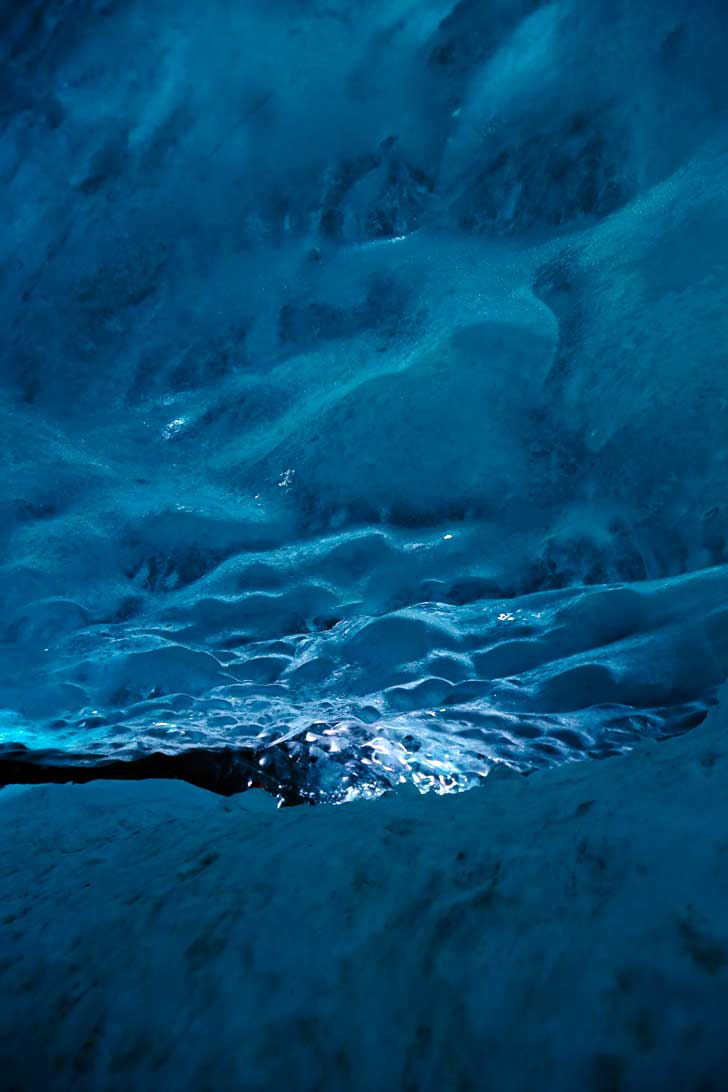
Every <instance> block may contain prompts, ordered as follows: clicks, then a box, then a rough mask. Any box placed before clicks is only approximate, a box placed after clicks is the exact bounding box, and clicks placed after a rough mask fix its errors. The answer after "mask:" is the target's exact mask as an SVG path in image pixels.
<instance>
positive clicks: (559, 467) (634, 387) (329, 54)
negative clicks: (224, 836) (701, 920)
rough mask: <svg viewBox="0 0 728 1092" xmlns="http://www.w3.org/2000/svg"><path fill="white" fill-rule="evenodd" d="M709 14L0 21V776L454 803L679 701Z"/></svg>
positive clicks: (708, 341)
mask: <svg viewBox="0 0 728 1092" xmlns="http://www.w3.org/2000/svg"><path fill="white" fill-rule="evenodd" d="M724 15H725V11H724V5H723V4H722V3H721V2H719V0H700V2H699V3H695V2H690V3H689V2H688V0H665V2H662V3H659V4H658V3H656V2H649V3H645V4H641V5H638V6H635V5H630V4H627V3H626V2H625V0H619V2H617V3H615V2H610V3H607V2H606V0H593V2H591V3H589V4H587V5H585V4H582V3H578V2H576V0H552V2H550V3H539V2H538V0H498V2H496V3H489V4H482V3H479V2H477V0H460V2H457V3H453V2H452V0H450V2H443V0H426V2H424V3H418V4H414V3H411V2H409V0H376V2H373V3H366V4H364V3H346V4H344V3H341V2H339V0H334V2H332V3H329V4H327V5H319V4H317V3H313V2H304V0H275V2H271V0H267V2H265V3H264V2H262V0H254V2H251V3H246V4H242V5H231V4H228V3H225V2H223V0H212V2H211V3H209V4H207V5H204V6H203V7H200V6H195V5H191V4H189V5H188V4H182V5H180V4H177V3H172V2H171V0H160V2H159V3H158V4H156V5H155V6H154V11H153V12H151V11H150V10H149V7H148V6H145V5H142V4H141V3H139V2H138V0H130V2H127V3H123V4H122V3H118V2H115V0H77V2H74V3H62V2H60V0H54V2H52V3H43V2H41V0H29V2H28V3H27V4H24V5H22V7H21V6H14V5H10V6H8V7H7V8H6V9H5V11H4V12H3V13H2V15H0V52H1V53H2V72H3V111H2V118H1V119H0V124H1V125H2V130H1V132H0V176H1V177H2V188H3V194H4V198H5V210H6V211H5V217H4V221H3V227H2V230H0V313H1V314H2V320H3V326H4V331H5V336H4V339H3V341H4V344H3V354H2V365H0V420H1V422H2V425H1V427H2V435H3V450H4V454H5V473H4V474H3V475H2V479H1V480H0V506H1V507H2V512H3V517H4V518H3V520H2V523H1V524H0V545H1V546H2V556H1V558H0V601H2V603H3V608H4V609H3V611H2V617H1V618H0V656H1V657H2V664H3V670H2V676H1V678H0V746H1V748H2V750H1V751H0V767H2V769H3V770H5V772H6V779H8V778H11V779H14V778H22V777H32V776H40V773H38V771H40V772H44V773H45V775H46V776H50V775H51V772H53V775H54V776H58V777H64V776H68V775H69V774H68V771H69V769H70V768H71V767H73V768H74V769H75V771H76V772H75V774H74V776H86V774H84V773H83V771H84V770H85V771H89V770H91V771H94V770H97V769H98V768H100V765H99V764H100V763H101V762H102V761H104V762H109V761H111V760H116V761H118V762H131V765H130V766H128V767H124V768H125V769H129V770H131V769H137V770H139V769H140V768H142V767H139V766H138V765H137V766H134V762H135V761H136V762H139V761H142V760H144V759H145V756H146V759H148V758H149V756H151V755H152V754H154V753H156V752H161V753H162V754H164V755H167V756H171V758H172V759H174V757H175V756H181V755H185V754H186V755H190V754H192V753H194V754H199V755H204V756H206V757H205V762H207V763H209V761H210V755H213V758H214V756H217V758H218V760H219V765H218V766H217V767H215V769H217V770H218V774H210V773H209V766H206V767H205V769H206V770H207V771H208V772H206V773H205V774H204V777H205V778H206V779H207V780H208V781H209V780H210V779H211V780H212V781H213V782H214V781H215V777H218V779H219V781H220V787H224V788H225V789H226V791H228V790H230V791H232V790H233V789H235V788H243V787H245V786H246V785H247V784H248V783H254V784H258V783H263V784H266V785H267V786H270V787H272V788H273V789H274V791H277V792H280V793H282V794H283V795H284V796H290V797H294V798H298V797H299V796H301V795H302V796H303V797H304V798H307V799H320V798H334V799H341V798H348V797H350V796H351V795H356V794H361V793H364V794H367V793H370V792H378V791H380V789H381V788H382V787H388V786H390V785H392V784H397V783H399V782H400V781H401V780H402V779H405V780H408V779H412V780H415V781H416V782H417V783H418V784H419V785H421V786H422V787H434V788H437V789H439V790H445V791H446V790H448V789H451V788H457V787H466V786H469V785H472V784H475V783H477V782H478V780H479V779H480V778H482V777H483V776H485V775H486V774H487V772H488V770H489V769H490V768H491V767H492V765H493V764H494V763H503V762H505V763H507V764H509V765H511V766H513V767H514V768H516V769H519V770H523V771H529V770H532V769H534V768H535V767H537V766H540V765H548V764H554V763H560V762H564V761H569V760H572V759H575V758H582V757H585V756H593V757H596V756H600V755H607V754H612V753H615V752H617V751H620V750H623V749H625V748H627V747H629V746H631V745H632V744H633V743H634V742H635V741H636V740H638V739H640V738H642V737H644V736H645V735H648V736H658V737H659V736H662V735H666V734H673V733H677V732H680V731H683V730H685V729H687V728H689V727H691V726H692V725H694V724H695V723H696V722H697V721H698V720H699V719H700V717H701V716H702V715H703V713H704V711H705V709H706V708H707V706H708V704H709V703H710V702H711V701H712V698H713V695H714V693H715V688H716V686H717V685H718V684H719V683H720V682H721V681H722V679H723V678H724V677H725V675H726V674H727V673H728V612H727V611H726V603H727V600H728V595H727V590H728V569H727V568H726V563H727V562H728V556H727V552H726V532H727V530H728V507H727V506H726V496H727V495H728V492H727V488H726V487H727V486H728V431H727V429H726V410H727V409H728V371H727V370H726V363H725V346H726V344H728V327H727V322H728V319H727V318H726V316H727V315H728V308H727V307H726V303H727V302H728V301H727V300H726V287H725V286H726V283H728V281H727V279H726V272H727V270H726V266H727V264H728V213H727V212H726V206H725V199H724V195H725V183H726V177H728V126H727V123H726V117H727V114H726V111H727V110H728V84H726V81H725V79H724V72H723V69H724V61H723V58H724V55H725V49H726V45H728V41H727V38H728V30H727V27H726V20H725V18H724ZM155 761H157V760H156V759H155ZM201 761H202V760H201ZM261 763H262V765H261ZM69 764H70V766H69ZM34 765H35V768H36V773H35V774H33V772H32V767H33V766H34ZM213 765H214V763H213ZM188 766H189V762H188ZM171 768H172V769H175V768H179V767H175V766H174V763H173V764H172V767H171ZM79 770H80V771H81V773H80V774H79ZM107 772H108V767H107ZM122 772H123V771H122ZM190 776H191V777H192V778H193V779H194V778H195V777H197V779H198V780H199V779H200V777H201V776H202V775H201V774H200V773H199V770H198V772H197V773H194V772H193V773H192V774H190ZM223 782H224V785H223Z"/></svg>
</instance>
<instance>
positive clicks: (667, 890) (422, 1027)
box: [0, 692, 728, 1092]
mask: <svg viewBox="0 0 728 1092" xmlns="http://www.w3.org/2000/svg"><path fill="white" fill-rule="evenodd" d="M723 697H724V702H723V707H724V708H725V705H726V701H727V700H728V695H726V693H725V692H724V695H723ZM724 708H723V709H722V710H721V709H720V708H719V710H717V711H716V712H714V713H713V714H711V716H710V717H709V719H708V721H707V722H706V723H705V724H704V725H703V726H702V727H700V728H698V729H696V730H695V731H694V732H692V733H690V734H688V735H687V736H684V737H682V738H679V739H674V740H670V741H668V742H666V743H662V744H646V745H643V746H642V747H641V748H639V749H638V750H637V751H635V752H634V753H633V754H632V755H629V756H627V757H625V758H614V759H610V760H607V761H604V762H598V763H595V762H591V763H583V764H579V765H573V766H569V767H565V768H561V769H558V770H554V771H548V772H544V773H539V774H535V775H533V776H532V777H530V778H528V779H523V778H520V777H518V776H517V775H514V776H513V778H511V777H504V778H503V779H500V778H494V779H493V780H492V781H491V783H489V784H488V785H487V786H486V787H485V788H484V789H482V790H479V791H473V792H471V793H466V794H464V795H461V796H457V797H441V798H435V797H428V798H420V797H417V796H416V795H414V794H409V793H406V794H405V795H403V796H401V797H400V798H397V799H390V798H385V799H381V800H378V801H374V802H368V803H367V802H362V803H357V804H351V805H347V806H343V807H337V808H333V807H320V808H311V809H309V808H297V809H292V810H288V811H282V812H281V811H276V810H275V808H274V806H273V802H272V801H271V800H270V799H269V798H267V797H265V796H263V795H262V794H259V793H248V794H246V795H244V796H241V797H236V798H233V799H231V800H223V799H222V798H219V797H216V796H213V795H209V794H207V793H205V792H203V791H201V790H198V789H195V788H192V787H190V786H189V785H185V784H179V783H163V782H145V783H131V784H113V785H112V784H109V783H104V782H97V783H95V784H91V785H87V786H83V787H71V786H63V787H59V786H49V787H40V788H29V789H17V788H13V789H6V790H3V791H2V792H0V822H2V841H3V853H2V858H1V863H0V873H1V874H0V914H1V915H2V948H1V949H0V1074H1V1076H0V1087H1V1088H2V1089H3V1092H9V1090H11V1089H17V1090H22V1092H26V1090H28V1092H30V1090H33V1092H35V1090H36V1089H48V1090H52V1092H55V1090H61V1089H63V1090H65V1089H74V1090H83V1089H93V1090H94V1092H95V1090H109V1092H112V1090H113V1092H135V1090H137V1089H145V1090H146V1089H155V1090H156V1089H164V1090H167V1089H168V1090H174V1092H182V1090H187V1089H189V1090H195V1092H203V1090H207V1089H210V1090H212V1089H215V1090H223V1092H225V1090H228V1089H229V1090H243V1089H244V1090H246V1092H248V1090H257V1089H261V1090H262V1089H280V1090H291V1092H297V1090H299V1089H300V1090H311V1092H313V1090H319V1089H320V1090H328V1089H336V1090H345V1089H367V1090H380V1089H381V1090H387V1089H398V1090H399V1089H402V1090H420V1089H438V1090H440V1089H443V1090H449V1089H489V1090H494V1092H501V1090H503V1092H506V1090H507V1092H519V1090H524V1092H525V1090H529V1092H531V1090H536V1089H538V1090H543V1089H545V1090H551V1089H553V1090H558V1092H569V1090H572V1089H573V1090H575V1092H576V1090H579V1092H586V1090H589V1089H594V1090H595V1092H612V1090H614V1092H616V1090H619V1092H626V1090H633V1089H634V1090H638V1089H639V1090H640V1092H644V1090H645V1089H661V1090H664V1089H680V1090H683V1089H684V1090H687V1089H695V1090H698V1089H700V1090H701V1092H708V1090H709V1089H716V1090H718V1089H724V1088H725V1087H726V1077H725V1072H726V1070H725V1066H726V1063H728V791H727V789H728V746H727V744H726V740H725V738H724V732H725V720H726V717H725V711H724Z"/></svg>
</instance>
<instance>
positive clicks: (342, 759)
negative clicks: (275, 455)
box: [3, 529, 728, 800]
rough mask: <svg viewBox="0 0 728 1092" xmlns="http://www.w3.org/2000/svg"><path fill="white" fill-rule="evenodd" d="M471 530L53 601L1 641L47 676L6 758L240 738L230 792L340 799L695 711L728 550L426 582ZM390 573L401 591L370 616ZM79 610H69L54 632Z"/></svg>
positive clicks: (17, 725)
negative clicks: (584, 570)
mask: <svg viewBox="0 0 728 1092" xmlns="http://www.w3.org/2000/svg"><path fill="white" fill-rule="evenodd" d="M466 537H467V535H466V532H465V531H464V530H462V529H461V530H460V531H458V532H457V533H454V532H446V533H445V534H444V535H443V534H438V535H437V536H432V535H430V536H424V535H423V536H421V537H420V539H419V541H417V542H414V543H413V542H411V541H407V540H405V539H404V538H403V539H402V540H401V541H399V542H397V541H396V539H395V537H394V536H392V535H385V534H384V533H383V532H382V531H381V530H378V531H376V532H375V531H372V530H369V531H360V532H358V533H350V534H346V535H339V536H333V537H331V538H325V539H323V540H320V541H317V542H316V544H315V545H312V546H309V547H308V548H306V547H303V546H296V547H291V548H290V549H286V550H282V551H278V552H276V553H275V554H273V555H267V556H266V562H265V564H266V565H267V572H268V580H267V582H266V586H265V587H264V588H263V589H259V588H258V587H257V586H256V590H254V591H250V592H246V591H242V592H241V591H238V592H237V593H236V592H234V591H233V588H234V587H235V586H236V585H237V586H238V587H239V586H240V585H241V584H244V583H245V580H244V575H245V573H246V571H247V570H248V567H251V568H253V569H255V571H256V572H257V573H258V574H259V575H258V581H260V579H261V576H260V567H261V566H263V564H264V562H263V560H262V559H261V558H260V557H254V558H250V557H246V558H245V561H244V563H242V562H241V560H240V558H235V559H233V560H231V561H230V562H228V563H226V564H223V565H221V566H219V567H218V569H216V570H215V572H214V573H212V574H210V575H209V576H208V577H206V578H204V579H201V580H200V581H197V582H195V585H194V590H193V589H192V588H186V589H183V590H181V591H178V592H177V593H175V592H174V591H170V592H168V593H167V594H166V596H164V597H162V601H161V603H158V602H157V601H156V600H155V604H154V608H152V609H150V610H149V611H148V612H147V614H146V615H145V617H144V619H143V622H142V620H140V619H129V620H125V621H120V622H113V623H103V622H97V623H96V624H86V625H81V626H80V627H77V613H78V608H77V607H76V606H75V605H74V604H71V603H70V602H68V601H65V602H64V601H60V600H57V601H55V602H52V603H46V604H45V605H44V609H43V610H37V611H35V612H34V613H33V615H32V617H31V618H29V619H28V621H27V622H26V625H25V627H24V629H23V630H22V633H18V634H17V637H18V638H20V639H19V640H18V641H17V644H16V648H15V649H14V650H12V651H10V650H8V651H7V656H8V659H9V660H12V659H13V658H15V657H17V663H18V675H17V676H16V677H17V678H18V679H19V680H20V685H21V687H22V686H23V685H24V684H25V683H26V680H27V679H28V674H26V672H27V673H29V665H28V663H27V657H29V656H30V657H33V655H34V654H35V658H36V671H37V675H36V679H37V682H36V685H35V686H34V687H33V688H32V691H31V693H30V695H27V696H26V693H25V692H24V691H23V690H22V689H21V688H20V687H19V688H18V690H17V691H16V693H15V694H13V698H12V699H11V702H9V703H8V705H9V707H10V710H9V712H8V713H7V714H6V715H5V719H4V722H3V731H4V734H5V737H6V739H8V738H9V739H10V740H13V741H16V742H19V743H22V744H25V746H27V747H28V748H29V749H30V750H31V753H29V754H27V755H25V754H23V753H22V752H20V753H19V752H18V749H17V747H13V746H12V745H11V746H8V747H6V749H5V757H6V759H7V758H10V757H12V758H14V759H18V758H21V759H22V760H31V761H40V760H42V761H45V762H46V763H47V762H49V761H50V760H51V756H49V755H48V754H47V753H44V752H47V751H48V750H52V751H53V750H55V751H62V752H67V757H66V759H65V761H73V762H74V763H78V762H79V761H80V762H82V763H83V764H84V765H89V764H90V765H93V764H94V756H97V758H98V757H100V756H110V757H114V758H117V759H118V758H139V757H140V756H143V755H145V754H149V753H152V752H157V751H162V752H166V753H168V754H179V753H180V752H183V751H186V750H195V751H199V750H211V751H212V752H213V753H216V752H218V751H220V750H223V749H224V751H225V756H224V758H225V762H224V764H225V766H226V768H228V772H227V774H226V780H225V781H224V782H222V779H221V791H235V790H242V789H245V788H246V787H248V786H250V785H260V786H263V787H265V788H268V789H270V791H273V792H276V793H277V794H279V795H281V797H282V798H291V799H309V800H322V799H325V800H345V799H351V798H353V797H355V796H358V795H369V794H376V793H378V792H381V791H383V790H384V789H386V788H390V787H395V786H396V785H397V784H400V783H404V782H405V781H412V782H414V783H415V784H416V785H418V786H419V787H420V788H422V789H434V790H436V791H441V792H447V791H452V790H456V789H462V788H467V787H470V786H472V785H474V784H477V783H478V781H479V779H481V778H482V777H484V776H486V775H487V773H488V771H489V769H490V768H491V767H492V766H493V765H494V764H496V763H506V764H507V765H508V766H511V767H513V768H514V769H516V770H520V771H524V772H525V771H530V770H532V769H535V768H538V767H542V766H546V765H553V764H557V763H561V762H565V761H571V760H574V759H579V758H585V757H603V756H607V755H610V754H616V753H619V752H621V751H624V750H625V749H627V748H629V747H630V746H631V745H633V744H634V743H635V742H636V741H637V740H639V739H641V738H645V737H656V738H659V737H661V736H664V735H672V734H677V733H679V732H682V731H684V730H686V729H687V728H690V727H692V726H694V725H695V724H697V723H699V721H700V720H701V719H702V716H703V713H704V710H705V708H706V703H707V702H708V701H709V700H710V698H711V696H712V692H713V688H714V687H715V686H716V685H717V683H718V682H719V681H720V679H721V678H722V672H723V670H724V667H723V664H724V657H725V648H726V610H725V606H724V604H725V600H726V590H727V586H728V571H726V568H725V567H719V568H714V569H710V570H706V571H703V572H700V573H696V574H691V575H687V576H684V577H677V578H673V579H670V580H662V581H652V582H645V583H639V584H633V585H626V584H612V585H594V586H587V587H578V588H573V587H572V588H565V589H561V590H550V591H541V592H534V593H531V594H528V595H520V596H513V597H510V598H504V597H487V598H484V597H483V595H482V593H483V591H484V582H483V580H482V578H481V579H480V580H479V579H476V578H474V577H473V578H469V579H463V577H462V576H459V577H458V578H457V579H454V580H452V581H450V582H448V581H440V582H435V581H434V580H429V581H428V580H424V581H423V580H422V579H421V577H422V574H423V573H425V572H428V571H430V570H431V569H433V568H435V569H436V570H437V571H438V572H439V573H440V574H441V575H445V574H446V572H447V569H448V565H447V561H446V560H445V558H444V557H443V554H446V553H447V551H448V550H450V551H452V552H453V553H455V552H456V551H457V550H458V538H463V539H464V538H466ZM464 549H465V550H466V551H467V549H468V546H467V544H466V545H465V546H464ZM373 557H377V558H378V564H373V563H372V562H371V561H370V558H373ZM385 558H386V561H385ZM354 559H358V560H359V562H360V563H361V570H360V574H361V575H360V577H359V579H358V580H352V578H351V575H350V573H351V571H352V568H353V562H354ZM338 565H342V566H343V567H342V570H341V571H342V574H346V576H347V577H348V578H346V579H345V578H344V577H343V575H342V577H340V580H341V583H337V582H336V577H337V567H338ZM457 568H458V567H457V566H456V569H457ZM387 574H389V576H390V579H391V578H392V577H393V576H394V574H397V575H399V576H400V581H399V582H398V590H399V591H400V592H401V590H402V587H404V586H405V585H404V582H403V576H404V575H407V576H409V578H410V579H411V580H412V585H411V587H412V589H413V590H412V593H411V596H410V597H411V599H412V600H413V601H412V602H410V603H407V602H404V603H401V605H400V604H399V603H397V605H396V607H394V606H393V604H391V599H392V598H396V599H399V598H401V595H399V596H395V597H393V596H392V595H391V592H390V594H389V595H387V592H386V580H387ZM418 574H419V576H420V579H419V580H418V579H417V576H418ZM294 577H295V583H293V579H294ZM258 581H256V584H257V583H258ZM342 583H343V587H342ZM423 583H424V585H425V586H426V587H427V588H428V590H430V591H431V595H432V598H430V599H429V600H427V601H423V600H422V599H421V598H419V597H418V595H417V592H419V593H420V595H421V593H422V588H423ZM434 583H437V588H434V589H433V588H431V585H432V584H434ZM374 585H377V586H378V591H379V594H380V595H381V596H382V597H383V599H389V600H390V609H386V607H385V604H384V602H381V603H380V610H379V612H378V613H376V614H372V613H371V608H372V605H373V603H372V600H373V598H374V596H375V591H374V587H373V586H374ZM415 589H416V590H415ZM433 592H437V595H436V597H435V595H434V594H433ZM64 616H66V617H68V616H70V617H71V618H72V619H73V620H74V626H73V628H72V630H71V632H70V633H67V634H64V635H61V636H60V637H59V636H58V630H59V628H62V627H61V626H59V621H60V620H61V619H62V618H63V617H64ZM39 641H43V642H45V641H49V642H50V644H47V645H45V644H44V647H43V649H42V654H41V656H38V655H37V654H38V651H39V650H38V642H39ZM29 646H30V647H29ZM21 658H25V659H26V663H25V664H23V665H21V662H20V661H21ZM49 663H50V664H52V668H51V670H50V671H48V668H47V667H45V670H44V664H45V665H47V664H49ZM8 689H9V688H8V687H7V684H6V690H5V692H6V693H7V692H8ZM10 692H11V694H12V690H11V691H10ZM13 699H14V700H13ZM13 705H15V706H16V709H15V710H14V709H13ZM18 707H20V709H21V710H22V713H19V712H18V711H17V708H18ZM38 751H40V752H41V753H40V754H38V753H36V752H38ZM229 751H232V752H233V761H232V762H231V761H230V759H231V756H230V754H229ZM70 756H73V757H72V758H71V757H70ZM82 756H84V757H82ZM54 761H55V762H56V763H58V762H59V761H60V762H61V763H62V762H63V761H64V759H63V756H62V755H56V756H55V759H54Z"/></svg>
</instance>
